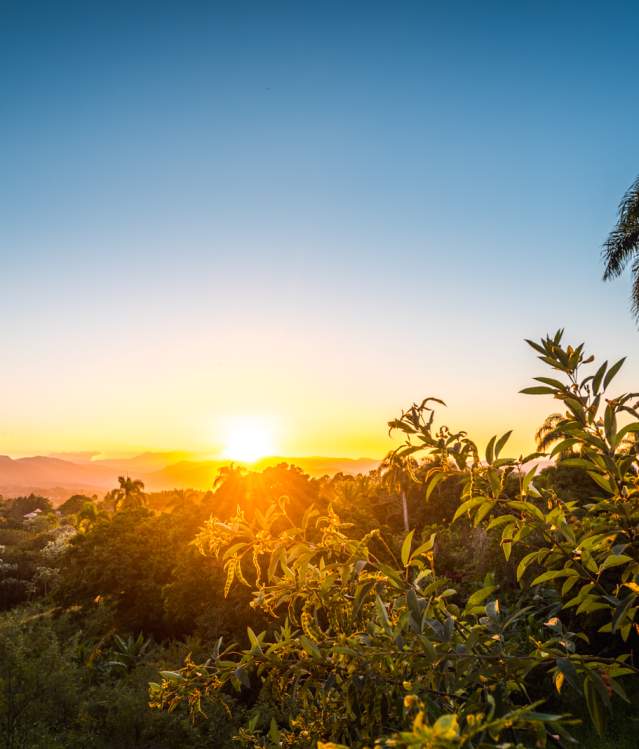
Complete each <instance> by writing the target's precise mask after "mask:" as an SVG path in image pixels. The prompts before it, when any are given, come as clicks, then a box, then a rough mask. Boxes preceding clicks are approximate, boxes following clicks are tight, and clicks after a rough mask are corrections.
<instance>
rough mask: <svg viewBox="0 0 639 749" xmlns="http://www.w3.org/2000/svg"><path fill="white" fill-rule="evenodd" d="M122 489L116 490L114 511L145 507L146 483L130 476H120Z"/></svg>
mask: <svg viewBox="0 0 639 749" xmlns="http://www.w3.org/2000/svg"><path fill="white" fill-rule="evenodd" d="M118 481H119V483H120V488H119V489H116V490H115V495H114V504H113V509H114V510H115V511H116V512H117V511H118V510H124V509H130V508H131V507H144V506H145V504H146V499H145V495H144V483H143V482H142V481H140V480H139V479H132V478H129V477H128V476H118Z"/></svg>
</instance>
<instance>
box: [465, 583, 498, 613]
mask: <svg viewBox="0 0 639 749" xmlns="http://www.w3.org/2000/svg"><path fill="white" fill-rule="evenodd" d="M497 587H498V586H497V585H488V586H486V587H485V588H482V589H481V590H476V591H475V592H474V593H473V594H472V595H471V596H469V598H468V600H467V601H466V609H465V610H469V609H472V608H473V607H474V606H479V605H480V604H481V603H483V602H484V601H485V600H486V599H487V598H488V596H489V595H491V593H494V592H495V591H496V590H497Z"/></svg>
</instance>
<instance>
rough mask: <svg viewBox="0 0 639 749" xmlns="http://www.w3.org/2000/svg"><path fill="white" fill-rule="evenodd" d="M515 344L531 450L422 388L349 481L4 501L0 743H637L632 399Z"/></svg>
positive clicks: (574, 352) (567, 357)
mask: <svg viewBox="0 0 639 749" xmlns="http://www.w3.org/2000/svg"><path fill="white" fill-rule="evenodd" d="M529 343H530V345H531V347H532V348H533V349H534V350H535V351H536V352H537V354H538V355H539V358H540V359H541V360H542V362H544V364H545V365H546V366H548V367H549V368H550V369H551V370H552V371H551V373H550V376H541V377H537V378H535V384H534V385H533V386H531V387H529V388H526V389H525V390H524V391H523V392H524V393H528V394H530V395H533V396H550V397H552V398H553V401H554V402H555V403H556V404H557V406H556V407H555V409H553V413H552V415H551V417H550V418H549V419H547V420H546V422H545V423H544V424H543V425H542V427H541V428H540V431H539V433H538V435H537V441H538V445H539V448H540V450H547V451H549V453H548V454H547V455H543V454H542V453H541V452H537V453H534V454H531V455H527V456H518V457H505V454H506V451H507V445H508V438H509V434H506V435H503V436H501V437H499V438H497V437H493V438H492V439H491V440H490V442H489V444H488V445H487V447H486V449H485V451H483V452H482V453H480V451H479V448H478V446H477V444H476V443H475V442H474V441H473V440H472V439H471V438H470V437H469V436H468V435H467V434H466V433H465V432H463V431H454V430H451V429H448V428H447V427H446V426H438V425H437V424H436V420H435V416H436V413H435V408H438V407H439V406H441V405H443V404H442V402H441V401H439V400H437V399H434V398H427V399H425V400H424V401H422V402H421V403H419V404H414V405H413V406H411V408H409V409H408V410H407V411H405V412H404V413H402V414H401V415H400V417H399V418H397V419H395V420H393V421H392V422H390V425H389V426H390V428H391V430H394V431H398V432H399V433H401V434H402V435H403V436H404V438H405V439H404V442H403V443H402V445H401V446H400V447H399V448H398V449H397V450H395V451H394V452H393V453H391V454H390V455H389V456H388V458H387V459H386V460H385V461H384V463H383V464H382V466H381V467H380V468H379V470H377V471H373V472H372V473H370V474H368V475H366V476H357V477H352V476H343V475H337V476H333V477H324V478H323V479H319V480H316V479H311V478H309V477H308V476H306V475H305V474H303V473H302V472H301V471H300V470H299V469H296V468H293V467H290V466H286V465H280V466H277V467H274V468H267V469H265V470H264V471H262V472H249V471H245V470H243V469H239V468H237V467H229V468H227V469H225V470H223V471H221V472H220V474H219V475H218V477H217V479H215V481H214V482H213V485H212V489H211V491H209V492H183V491H175V492H162V493H157V494H148V493H145V492H144V487H143V486H142V485H141V483H140V482H139V481H135V480H133V479H130V478H128V477H122V478H121V479H120V481H119V484H120V485H119V487H118V488H117V489H115V490H114V491H113V492H111V493H109V494H108V495H107V496H106V497H105V498H104V500H102V501H98V500H97V498H90V497H85V496H81V495H76V496H74V497H71V498H70V499H69V500H67V502H65V503H64V504H63V505H61V507H60V508H58V509H57V510H56V509H54V508H53V506H52V505H51V503H50V502H49V501H48V500H47V499H44V498H42V497H34V496H30V497H19V498H15V499H11V500H5V501H3V502H2V503H1V504H0V543H1V544H2V546H1V547H0V560H1V561H0V607H1V608H2V610H3V612H4V613H2V614H1V615H0V746H5V747H11V748H12V749H13V748H14V747H45V746H46V747H57V746H60V747H76V746H77V747H85V746H92V747H93V746H96V747H101V746H104V747H107V746H109V747H113V746H116V747H160V748H161V747H173V746H183V747H222V748H223V747H242V746H243V747H253V748H258V747H259V748H261V749H273V748H274V747H300V748H304V747H308V748H309V749H310V748H311V747H312V748H315V747H317V748H318V749H338V748H339V747H357V748H358V749H364V747H369V748H370V749H372V748H373V747H377V748H378V749H382V748H386V747H405V748H406V749H408V748H409V747H410V748H411V749H418V748H423V749H426V748H427V747H437V748H440V749H452V748H453V747H455V748H459V747H465V748H466V747H467V748H468V749H471V748H475V749H479V748H480V747H484V748H485V747H502V748H503V749H507V748H511V749H515V747H543V746H562V747H569V746H579V745H583V746H591V747H596V746H609V747H612V746H615V747H617V746H620V747H623V746H624V745H627V746H634V743H633V741H634V733H633V732H634V730H635V729H634V726H633V724H632V723H631V722H630V721H631V720H632V718H631V719H628V718H627V717H624V716H627V715H632V714H633V711H632V710H631V709H629V708H628V706H627V705H628V703H634V702H635V701H636V695H637V693H638V691H639V679H638V672H637V668H636V664H635V658H634V651H635V648H636V645H637V638H638V636H639V622H638V621H637V610H638V609H639V538H638V537H637V525H638V523H637V521H638V519H639V463H638V459H637V441H636V439H635V436H636V435H637V433H638V432H639V412H638V410H637V409H638V408H639V394H636V393H626V394H621V395H615V396H614V397H613V396H611V395H610V393H609V390H610V387H611V385H612V383H613V380H614V377H615V375H616V374H617V372H618V371H619V369H620V368H621V366H622V364H623V360H622V361H621V362H617V363H616V364H614V365H612V366H609V365H608V363H607V362H606V363H604V364H602V365H601V366H597V365H595V364H594V362H593V358H592V357H589V356H586V354H585V353H584V348H583V345H580V346H576V347H572V346H565V345H564V344H563V342H562V334H561V331H560V332H558V333H557V334H555V335H554V336H551V337H550V336H549V337H546V338H544V339H543V340H542V341H540V342H532V341H529ZM584 370H587V371H584ZM624 706H625V707H624ZM624 742H625V744H624Z"/></svg>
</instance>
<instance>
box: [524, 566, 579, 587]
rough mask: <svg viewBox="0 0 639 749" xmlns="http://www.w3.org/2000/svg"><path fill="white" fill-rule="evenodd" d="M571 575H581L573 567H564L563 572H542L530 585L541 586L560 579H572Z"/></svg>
mask: <svg viewBox="0 0 639 749" xmlns="http://www.w3.org/2000/svg"><path fill="white" fill-rule="evenodd" d="M571 575H579V573H578V572H577V570H573V569H572V568H571V567H564V569H562V570H548V572H542V574H541V575H538V576H537V577H536V578H535V579H534V580H533V581H532V582H531V583H530V584H531V585H541V583H546V582H549V581H550V580H556V579H557V578H560V577H570V576H571Z"/></svg>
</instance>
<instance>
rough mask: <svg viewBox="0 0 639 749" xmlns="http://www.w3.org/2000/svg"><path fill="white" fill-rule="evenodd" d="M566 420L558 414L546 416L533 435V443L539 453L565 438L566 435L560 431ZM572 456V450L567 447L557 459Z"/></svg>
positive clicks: (563, 415) (565, 417)
mask: <svg viewBox="0 0 639 749" xmlns="http://www.w3.org/2000/svg"><path fill="white" fill-rule="evenodd" d="M567 420H568V417H567V416H566V415H565V414H560V413H554V414H550V416H546V418H545V419H544V423H543V424H542V425H541V426H540V427H539V429H538V430H537V432H536V434H535V443H536V446H537V450H538V451H539V452H542V453H545V452H547V451H548V450H549V449H550V448H551V447H552V446H553V445H554V444H556V443H557V442H559V441H560V440H562V439H564V438H565V437H566V434H565V433H564V432H563V431H562V429H561V425H562V424H563V422H564V421H567ZM572 454H573V452H572V448H570V447H568V448H565V449H563V450H562V451H561V452H560V453H559V458H560V459H561V458H568V457H570V456H571V455H572Z"/></svg>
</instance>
